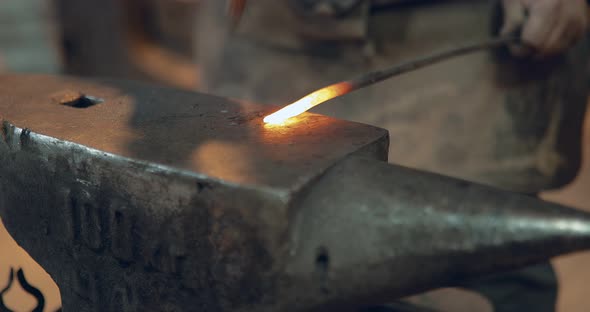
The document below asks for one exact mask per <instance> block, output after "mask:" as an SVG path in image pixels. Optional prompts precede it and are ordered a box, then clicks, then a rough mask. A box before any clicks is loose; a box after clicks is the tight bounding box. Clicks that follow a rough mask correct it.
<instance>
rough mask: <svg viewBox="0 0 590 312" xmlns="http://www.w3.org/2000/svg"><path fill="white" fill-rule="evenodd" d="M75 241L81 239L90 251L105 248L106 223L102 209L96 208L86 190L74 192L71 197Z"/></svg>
mask: <svg viewBox="0 0 590 312" xmlns="http://www.w3.org/2000/svg"><path fill="white" fill-rule="evenodd" d="M70 205H71V206H70V208H71V211H72V225H73V233H74V235H73V236H74V239H79V240H81V241H82V243H83V244H84V245H85V246H87V247H88V248H90V249H93V250H100V249H102V248H103V247H104V241H105V237H104V236H105V232H106V231H105V224H104V223H105V222H104V218H102V215H101V211H100V209H101V208H100V207H96V205H95V204H94V203H93V201H92V198H91V196H90V194H89V193H88V192H86V191H84V190H80V191H78V192H72V193H71V196H70Z"/></svg>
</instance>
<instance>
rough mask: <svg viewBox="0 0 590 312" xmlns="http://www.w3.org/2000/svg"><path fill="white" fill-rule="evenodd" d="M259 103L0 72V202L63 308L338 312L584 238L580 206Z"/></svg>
mask: <svg viewBox="0 0 590 312" xmlns="http://www.w3.org/2000/svg"><path fill="white" fill-rule="evenodd" d="M76 94H77V95H78V98H76V96H75V95H76ZM72 95H74V96H72ZM80 101H82V102H84V103H85V105H75V104H76V103H79V102H80ZM88 101H90V102H88ZM76 106H82V107H85V108H80V107H76ZM268 112H269V108H268V107H264V106H259V105H256V104H252V103H238V102H235V101H230V100H226V99H222V98H218V97H214V96H209V95H203V94H198V93H192V92H184V91H177V90H172V89H166V88H161V87H155V86H152V85H144V84H139V83H129V82H120V81H107V80H100V81H90V80H81V79H74V78H57V77H48V76H27V75H23V76H2V77H0V119H1V120H2V136H1V140H0V163H1V164H2V166H0V176H1V177H2V179H0V215H1V217H2V220H3V221H4V222H5V225H6V227H7V229H8V230H9V231H10V233H11V234H12V235H13V236H14V238H15V239H16V240H17V242H18V243H19V244H20V245H21V246H23V247H24V248H25V249H26V250H27V251H28V252H29V253H30V255H31V256H32V257H33V258H34V259H36V260H37V261H38V262H39V263H40V264H41V265H42V266H43V267H44V268H45V269H46V270H47V271H48V272H49V273H50V275H51V276H52V277H53V278H54V279H55V281H56V282H57V284H58V285H59V286H60V291H61V295H62V301H63V305H64V309H65V310H66V311H68V310H72V311H96V310H100V311H112V310H129V311H161V310H165V309H168V310H171V309H175V310H187V309H198V310H200V311H312V310H313V311H318V310H319V311H334V310H339V311H343V310H346V309H354V308H357V307H360V306H364V305H367V304H379V303H386V302H390V301H393V300H395V299H397V298H400V297H403V296H406V295H410V294H415V293H418V292H421V291H424V290H428V289H432V288H436V287H441V286H452V285H455V284H456V283H458V282H460V280H463V279H469V278H472V277H477V276H481V275H484V274H489V273H495V272H502V271H506V270H511V269H515V268H519V267H522V266H525V265H528V264H531V263H535V262H540V261H544V260H546V259H548V258H550V257H552V256H555V255H559V254H564V253H567V252H572V251H577V250H582V249H586V248H588V247H590V217H589V216H588V214H586V213H583V212H579V211H576V210H573V209H570V208H567V207H563V206H559V205H555V204H550V203H547V202H543V201H540V200H537V199H534V198H531V197H528V196H521V195H518V194H513V193H509V192H504V191H499V190H495V189H493V188H489V187H484V186H480V185H476V184H472V183H469V182H466V181H461V180H456V179H452V178H447V177H443V176H440V175H435V174H430V173H425V172H420V171H417V170H412V169H408V168H403V167H399V166H395V165H391V164H388V163H386V162H385V160H386V156H387V155H386V153H387V152H386V151H387V144H388V138H387V132H386V131H385V130H382V129H379V128H375V127H372V126H367V125H362V124H357V123H352V122H347V121H342V120H336V119H332V118H328V117H324V116H320V115H312V114H304V115H302V116H301V117H299V118H301V119H300V120H299V122H298V123H297V125H296V126H286V127H279V128H277V127H265V125H264V124H263V123H262V120H261V119H262V117H263V116H264V115H265V114H266V113H268ZM442 259H444V261H441V260H442Z"/></svg>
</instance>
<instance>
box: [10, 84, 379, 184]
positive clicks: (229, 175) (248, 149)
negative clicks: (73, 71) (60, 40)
mask: <svg viewBox="0 0 590 312" xmlns="http://www.w3.org/2000/svg"><path fill="white" fill-rule="evenodd" d="M81 95H86V96H89V97H90V100H80V99H77V98H78V97H80V96H81ZM93 99H94V101H95V102H101V100H102V102H101V103H96V104H94V103H92V101H93ZM97 99H100V100H97ZM77 100H78V102H82V103H81V105H78V106H83V107H75V106H77V105H76V101H77ZM85 106H87V107H85ZM274 109H276V108H274V107H269V106H261V105H255V104H250V103H243V102H237V101H231V100H227V99H222V98H218V97H214V96H208V95H202V94H195V93H191V92H180V91H177V90H171V89H166V88H162V87H149V88H146V86H145V85H140V84H134V83H129V82H126V83H123V82H112V81H100V82H87V81H83V80H77V79H68V78H50V77H43V76H10V77H3V78H1V77H0V120H4V121H8V122H10V123H11V124H13V125H15V126H16V127H18V128H22V129H25V128H26V129H29V130H30V131H32V132H34V133H38V134H43V135H46V136H49V137H53V138H57V139H60V140H64V141H69V142H73V143H76V144H80V145H83V146H87V147H90V148H93V149H96V150H99V151H102V152H107V153H112V154H115V155H118V156H123V157H128V158H132V159H136V160H141V161H146V162H151V163H156V164H162V165H167V166H171V167H175V168H179V169H186V170H189V171H191V172H194V173H198V174H202V175H205V176H207V177H209V178H212V179H216V180H219V181H223V182H227V183H233V184H239V185H243V186H246V187H256V186H258V187H266V188H272V189H275V190H285V191H289V190H296V189H298V188H299V187H300V186H302V185H304V184H305V183H306V182H307V181H309V180H310V179H312V178H314V177H315V176H317V175H318V174H320V173H321V172H322V171H324V170H325V169H326V168H328V167H330V166H331V165H333V164H335V163H336V162H338V161H339V160H341V159H343V158H344V157H346V156H347V155H349V154H353V153H364V154H367V155H371V157H374V158H378V159H387V145H388V135H387V131H386V130H383V129H380V128H375V127H371V126H367V125H362V124H358V123H353V122H349V121H342V120H336V119H332V118H328V117H325V116H320V115H314V114H305V115H304V116H303V117H300V118H299V119H297V120H295V121H293V122H291V123H290V124H287V125H285V126H273V127H269V126H265V124H264V123H263V122H262V118H263V117H264V116H265V115H266V114H268V113H270V112H272V111H273V110H274Z"/></svg>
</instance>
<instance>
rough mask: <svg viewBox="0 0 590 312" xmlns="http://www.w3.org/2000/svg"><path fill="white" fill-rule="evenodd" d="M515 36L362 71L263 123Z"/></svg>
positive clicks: (276, 122)
mask: <svg viewBox="0 0 590 312" xmlns="http://www.w3.org/2000/svg"><path fill="white" fill-rule="evenodd" d="M516 42H518V39H517V38H515V37H501V38H494V39H489V40H486V41H483V42H478V43H474V44H469V45H465V46H462V47H458V48H454V49H450V50H446V51H442V52H438V53H435V54H432V55H429V56H425V57H422V58H419V59H416V60H412V61H409V62H405V63H402V64H398V65H395V66H393V67H390V68H387V69H383V70H377V71H373V72H370V73H367V74H364V75H362V76H360V77H357V78H354V79H351V80H346V81H342V82H338V83H335V84H332V85H329V86H327V87H324V88H322V89H319V90H317V91H314V92H312V93H310V94H309V95H306V96H305V97H303V98H301V99H300V100H298V101H296V102H293V103H292V104H289V105H287V106H285V107H283V108H282V109H280V110H278V111H276V112H274V113H272V114H270V115H268V116H266V117H265V118H264V122H265V123H267V124H273V125H281V124H283V123H284V122H285V121H286V120H287V119H289V118H291V117H295V116H297V115H300V114H302V113H304V112H306V111H308V110H310V109H311V108H313V107H315V106H317V105H319V104H322V103H323V102H326V101H329V100H331V99H333V98H335V97H338V96H341V95H345V94H347V93H350V92H352V91H355V90H358V89H361V88H364V87H367V86H371V85H373V84H376V83H378V82H381V81H383V80H385V79H388V78H391V77H394V76H397V75H400V74H403V73H407V72H411V71H414V70H416V69H419V68H422V67H425V66H428V65H432V64H434V63H437V62H440V61H444V60H446V59H449V58H453V57H456V56H461V55H465V54H469V53H472V52H477V51H481V50H486V49H492V48H498V47H501V46H504V45H506V44H509V43H516Z"/></svg>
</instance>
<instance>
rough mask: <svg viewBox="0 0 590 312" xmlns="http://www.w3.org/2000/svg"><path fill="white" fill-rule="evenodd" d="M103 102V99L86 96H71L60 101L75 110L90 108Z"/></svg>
mask: <svg viewBox="0 0 590 312" xmlns="http://www.w3.org/2000/svg"><path fill="white" fill-rule="evenodd" d="M102 102H104V100H103V99H101V98H97V97H94V96H90V95H86V94H75V95H71V94H70V95H65V96H63V97H62V98H61V99H60V104H62V105H65V106H70V107H74V108H88V107H90V106H94V105H96V104H100V103H102Z"/></svg>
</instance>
